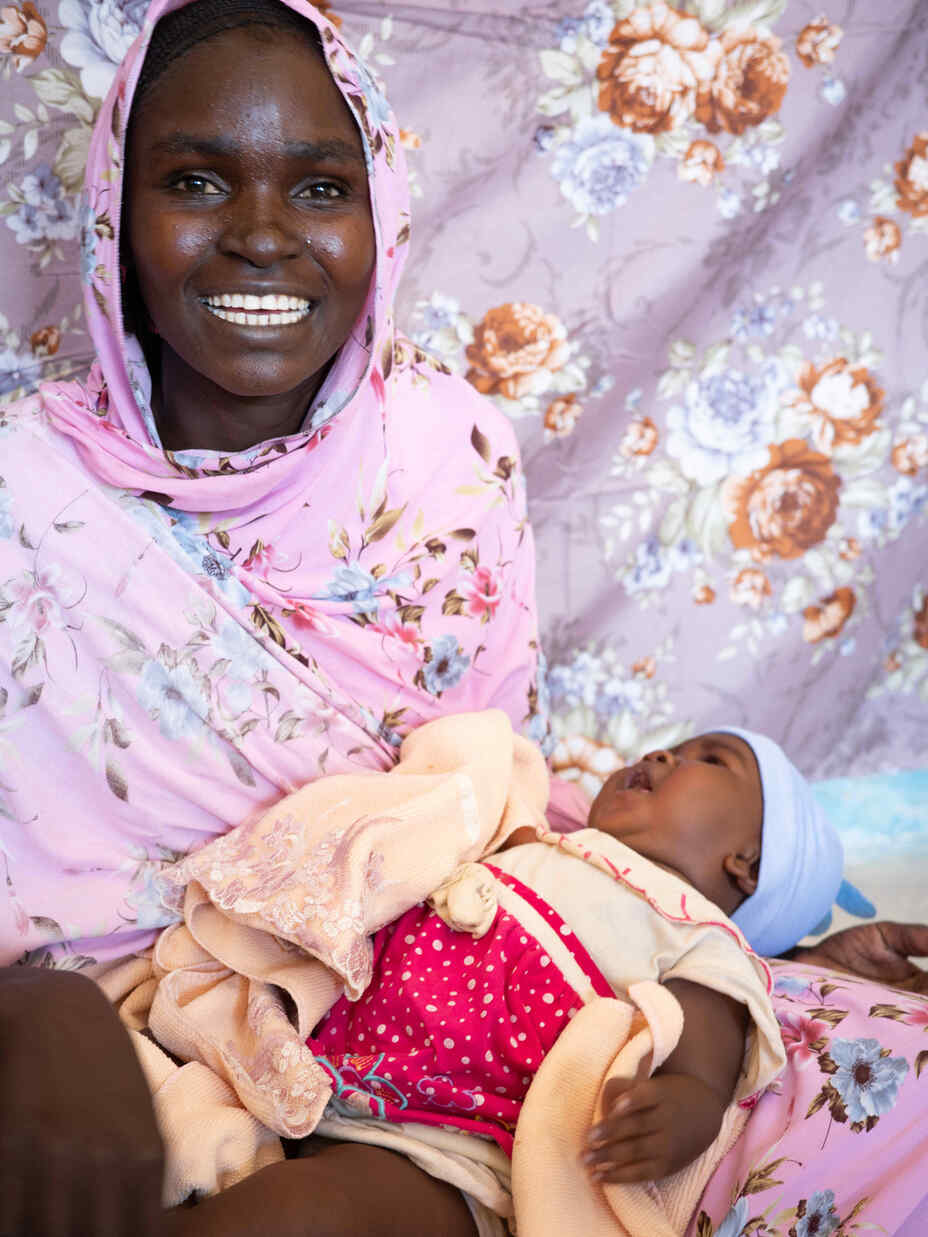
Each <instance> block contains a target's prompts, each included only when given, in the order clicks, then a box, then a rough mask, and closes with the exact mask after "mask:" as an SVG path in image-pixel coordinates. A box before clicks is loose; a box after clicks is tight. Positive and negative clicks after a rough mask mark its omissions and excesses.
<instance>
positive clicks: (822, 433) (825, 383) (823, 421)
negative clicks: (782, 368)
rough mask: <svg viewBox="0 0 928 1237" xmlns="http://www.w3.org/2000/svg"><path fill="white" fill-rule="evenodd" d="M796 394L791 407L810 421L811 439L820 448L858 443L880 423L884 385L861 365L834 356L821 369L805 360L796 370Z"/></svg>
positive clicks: (826, 449)
mask: <svg viewBox="0 0 928 1237" xmlns="http://www.w3.org/2000/svg"><path fill="white" fill-rule="evenodd" d="M798 385H799V391H800V393H799V395H797V397H796V398H795V400H794V401H793V404H794V407H796V408H798V409H800V410H801V411H803V412H806V413H808V414H809V416H811V418H812V421H813V430H812V438H813V440H814V442H815V445H816V446H817V447H818V448H819V450H821V451H831V450H832V449H833V448H834V447H838V446H842V445H844V444H849V445H851V446H853V445H855V444H856V443H859V442H861V441H862V440H863V439H864V438H866V437H867V436H868V435H869V434H872V433H873V431H874V430H875V429H877V428H878V425H879V416H880V413H881V412H882V411H883V402H884V393H883V388H882V387H880V386H878V385H877V383H876V382H875V381H874V379H873V377H872V376H871V374H870V371H869V370H868V369H867V368H866V367H865V366H863V365H857V366H853V367H852V366H851V363H850V362H849V361H848V360H847V359H846V358H845V357H843V356H842V357H834V358H833V360H831V361H829V362H828V364H827V365H824V366H823V367H822V368H821V369H816V367H815V366H814V365H813V364H812V363H811V361H807V362H806V364H805V365H803V367H802V369H801V370H800V373H799V383H798Z"/></svg>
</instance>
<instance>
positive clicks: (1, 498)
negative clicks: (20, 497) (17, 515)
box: [0, 486, 16, 541]
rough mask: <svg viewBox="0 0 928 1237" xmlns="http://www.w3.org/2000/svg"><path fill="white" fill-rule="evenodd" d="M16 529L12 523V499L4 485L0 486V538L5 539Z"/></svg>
mask: <svg viewBox="0 0 928 1237" xmlns="http://www.w3.org/2000/svg"><path fill="white" fill-rule="evenodd" d="M15 531H16V525H15V524H14V523H13V500H12V499H11V498H10V494H9V491H8V490H7V489H6V487H5V486H4V487H2V488H0V538H3V540H4V541H5V540H6V539H7V538H9V537H12V536H13V533H14V532H15Z"/></svg>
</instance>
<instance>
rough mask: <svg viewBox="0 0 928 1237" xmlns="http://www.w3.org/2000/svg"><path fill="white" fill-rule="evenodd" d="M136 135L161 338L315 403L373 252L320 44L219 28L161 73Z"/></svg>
mask: <svg viewBox="0 0 928 1237" xmlns="http://www.w3.org/2000/svg"><path fill="white" fill-rule="evenodd" d="M131 142H132V146H131V151H130V158H129V167H128V173H127V187H126V188H127V193H128V210H127V220H128V229H129V250H130V253H131V258H132V262H133V265H134V268H135V272H136V275H137V278H138V283H139V289H140V292H141V296H142V300H143V301H144V303H145V307H146V309H147V311H148V316H149V319H150V323H151V326H152V328H153V329H154V331H155V332H156V333H157V334H158V335H159V336H160V337H161V342H162V347H163V348H167V349H170V350H172V351H173V353H174V354H176V357H175V358H174V359H175V360H177V359H179V360H180V362H181V363H182V364H181V366H180V369H181V371H183V370H184V367H185V366H186V367H187V368H188V370H192V371H194V373H195V374H197V375H200V376H202V377H203V378H205V379H207V380H208V382H209V383H211V384H213V385H215V387H217V388H219V389H220V390H221V391H224V392H227V393H229V394H231V395H234V396H237V397H259V398H261V397H274V396H282V395H284V394H286V393H294V394H296V395H298V396H303V395H305V396H306V397H307V401H308V399H309V398H311V397H312V395H313V394H314V393H315V389H316V388H317V387H318V385H319V383H320V382H321V378H322V373H323V371H324V367H325V365H326V363H327V362H328V361H329V360H330V359H331V358H332V357H333V356H334V354H335V353H336V352H337V351H338V349H339V348H340V347H341V345H342V344H343V343H344V342H345V340H346V338H347V337H348V333H349V331H350V330H351V327H352V326H353V324H354V322H355V320H356V319H357V317H358V314H359V313H360V311H361V308H362V307H363V305H364V302H365V299H366V296H367V292H368V288H369V285H370V280H371V275H372V272H373V267H374V256H375V242H374V227H373V221H372V218H371V205H370V196H369V192H368V183H367V173H366V170H365V165H364V152H363V148H362V145H361V139H360V136H359V134H358V130H357V127H356V125H355V123H354V120H353V118H352V116H351V113H350V111H349V110H348V107H347V105H346V104H345V102H344V100H343V99H342V97H341V95H340V94H339V92H338V89H337V88H336V86H335V83H334V82H333V81H332V78H331V77H330V75H329V72H328V69H327V68H326V66H325V64H324V63H323V60H322V58H321V56H320V55H318V54H316V53H315V52H314V51H313V49H312V47H310V46H309V45H308V44H306V43H303V42H302V41H297V42H294V41H293V40H292V39H290V40H287V39H285V38H283V37H280V36H279V35H276V34H271V35H268V34H267V33H266V32H265V31H255V30H253V29H251V30H250V29H248V28H245V29H242V30H233V31H228V32H226V33H224V34H222V35H219V36H217V37H215V38H213V39H210V40H209V41H208V42H206V43H203V44H200V45H199V46H198V47H195V48H193V49H192V50H191V51H190V52H188V53H187V54H186V55H185V56H184V57H183V58H182V59H181V60H180V61H178V62H177V63H176V64H175V65H172V67H171V68H170V69H169V70H168V71H167V73H165V75H164V76H163V77H161V78H160V79H158V81H157V82H156V83H155V84H154V85H153V87H152V88H151V90H150V92H149V93H148V94H147V95H146V97H145V98H144V99H143V101H142V104H141V107H140V110H139V113H138V114H137V115H136V116H134V117H133V130H132V139H131ZM176 369H177V366H176V365H175V366H174V370H175V371H176ZM304 406H305V405H304Z"/></svg>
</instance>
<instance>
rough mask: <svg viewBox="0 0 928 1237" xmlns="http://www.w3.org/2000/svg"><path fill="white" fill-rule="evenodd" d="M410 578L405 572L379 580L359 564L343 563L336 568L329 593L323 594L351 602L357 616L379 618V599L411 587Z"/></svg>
mask: <svg viewBox="0 0 928 1237" xmlns="http://www.w3.org/2000/svg"><path fill="white" fill-rule="evenodd" d="M409 583H410V580H409V576H408V575H406V574H405V573H403V572H400V573H399V574H398V575H394V576H381V577H380V579H378V578H377V577H376V576H373V575H371V573H370V572H369V571H365V570H364V568H363V567H360V566H358V564H357V563H343V564H342V565H341V566H340V567H336V569H335V574H334V576H333V577H332V579H331V581H330V583H329V586H328V589H327V591H326V592H325V593H324V594H323V596H325V597H330V598H332V599H333V600H334V601H350V602H351V605H352V608H353V609H354V612H355V614H363V615H365V616H366V617H367V618H369V619H374V618H376V617H377V609H378V605H379V602H378V598H379V596H380V595H381V594H383V593H386V592H389V591H390V589H401V588H407V587H408V586H409Z"/></svg>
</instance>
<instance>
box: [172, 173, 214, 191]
mask: <svg viewBox="0 0 928 1237" xmlns="http://www.w3.org/2000/svg"><path fill="white" fill-rule="evenodd" d="M174 188H175V189H180V190H181V192H183V193H194V194H217V193H220V192H221V190H220V189H219V188H218V186H216V185H214V184H213V182H212V181H211V180H208V179H207V178H206V177H205V176H197V175H196V174H195V173H192V172H190V173H187V174H186V175H185V176H178V177H177V179H176V180H175V181H174Z"/></svg>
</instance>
